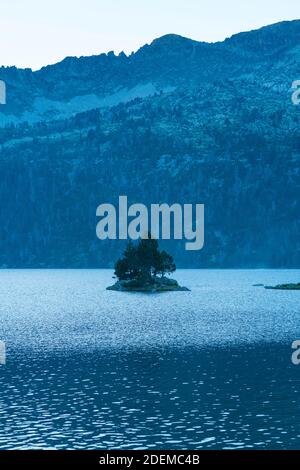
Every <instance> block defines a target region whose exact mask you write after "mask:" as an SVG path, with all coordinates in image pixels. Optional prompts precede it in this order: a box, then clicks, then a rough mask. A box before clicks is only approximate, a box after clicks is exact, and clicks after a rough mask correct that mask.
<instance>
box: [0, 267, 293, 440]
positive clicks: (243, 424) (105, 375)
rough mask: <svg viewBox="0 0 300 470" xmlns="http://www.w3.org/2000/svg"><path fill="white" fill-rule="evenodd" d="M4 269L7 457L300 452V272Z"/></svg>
mask: <svg viewBox="0 0 300 470" xmlns="http://www.w3.org/2000/svg"><path fill="white" fill-rule="evenodd" d="M174 277H175V278H176V279H177V280H178V281H179V282H180V284H182V285H185V286H187V287H189V288H190V289H191V292H170V293H163V294H143V293H120V292H114V291H106V290H105V288H106V287H107V286H108V285H111V284H112V283H113V281H112V271H110V270H0V340H3V341H5V343H6V356H7V357H6V364H5V365H0V386H1V394H0V449H41V448H42V449H251V448H258V449H260V448H261V449H300V419H299V418H300V416H299V413H300V402H299V400H298V395H299V392H300V366H294V365H293V364H292V362H291V355H292V349H291V343H292V342H293V341H294V340H296V339H300V291H274V290H266V289H264V288H263V287H254V286H253V284H259V283H262V284H267V285H273V284H279V283H286V282H299V281H300V270H178V271H177V272H176V275H175V276H174Z"/></svg>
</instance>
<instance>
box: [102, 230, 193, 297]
mask: <svg viewBox="0 0 300 470" xmlns="http://www.w3.org/2000/svg"><path fill="white" fill-rule="evenodd" d="M175 271H176V266H175V263H174V261H173V258H172V256H171V255H169V254H168V253H167V252H166V251H159V249H158V241H157V240H156V239H154V238H152V237H151V234H148V236H147V238H142V239H141V240H140V241H139V242H138V244H137V245H134V244H133V243H132V242H131V241H130V242H129V243H128V245H127V248H126V250H125V252H124V255H123V258H121V259H118V261H117V262H116V264H115V277H116V278H117V282H116V283H115V284H114V285H113V286H110V287H107V290H115V291H120V292H169V291H173V292H174V291H189V289H188V288H187V287H181V286H180V285H179V284H178V282H177V281H176V280H175V279H170V278H169V277H166V275H170V274H171V273H173V272H175Z"/></svg>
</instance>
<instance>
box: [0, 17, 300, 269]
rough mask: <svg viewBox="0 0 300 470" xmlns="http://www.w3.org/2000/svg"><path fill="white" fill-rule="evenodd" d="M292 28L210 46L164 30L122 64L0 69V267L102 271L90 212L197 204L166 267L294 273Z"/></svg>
mask: <svg viewBox="0 0 300 470" xmlns="http://www.w3.org/2000/svg"><path fill="white" fill-rule="evenodd" d="M299 64H300V20H295V21H292V22H282V23H279V24H275V25H271V26H267V27H264V28H261V29H259V30H256V31H250V32H246V33H240V34H237V35H234V36H232V37H231V38H229V39H226V40H225V41H223V42H218V43H212V44H208V43H203V42H197V41H193V40H191V39H187V38H183V37H181V36H177V35H172V34H170V35H166V36H163V37H161V38H158V39H156V40H154V41H153V42H152V43H151V44H150V45H145V46H144V47H142V48H141V49H139V50H138V51H137V52H136V53H135V54H131V55H130V56H126V55H125V54H123V53H121V54H120V55H118V56H116V55H115V54H114V53H113V52H111V53H109V54H101V55H99V56H93V57H81V58H74V57H69V58H66V59H65V60H63V61H62V62H60V63H58V64H55V65H51V66H48V67H44V68H42V69H41V70H39V71H36V72H33V71H31V70H30V69H26V70H21V69H17V68H15V67H8V68H3V67H2V68H1V69H0V79H2V80H4V81H5V82H6V84H7V94H8V95H7V105H6V106H1V107H0V169H1V185H0V196H1V201H2V204H1V209H0V211H1V220H2V224H1V229H0V266H1V265H2V266H6V267H97V266H112V264H113V261H114V260H115V259H116V257H117V255H118V252H120V251H121V250H122V249H123V247H124V242H121V241H120V242H118V241H116V242H111V241H110V242H109V241H107V242H103V241H99V240H97V238H96V235H95V227H96V223H97V220H96V217H95V212H96V207H97V206H98V205H99V204H101V203H103V202H111V203H115V204H117V199H118V196H119V195H128V198H129V203H133V202H141V203H145V204H147V205H149V204H150V203H158V202H167V203H169V204H171V203H174V202H180V203H194V204H196V203H204V204H205V207H206V224H205V230H206V234H205V247H204V249H203V250H202V251H199V252H186V251H185V250H184V242H179V241H176V242H165V244H166V248H167V250H168V251H171V252H172V254H173V255H174V257H175V260H176V262H177V265H178V266H191V267H202V266H204V267H299V265H300V242H299V228H300V217H299V216H300V210H299V209H300V208H299V200H300V198H299V196H300V179H299V173H300V164H299V161H300V158H299V157H300V153H299V152H300V144H299V137H300V132H299V123H300V114H299V113H300V108H299V107H297V106H294V105H293V104H292V101H291V84H292V82H293V81H294V80H296V79H299V78H300V77H299Z"/></svg>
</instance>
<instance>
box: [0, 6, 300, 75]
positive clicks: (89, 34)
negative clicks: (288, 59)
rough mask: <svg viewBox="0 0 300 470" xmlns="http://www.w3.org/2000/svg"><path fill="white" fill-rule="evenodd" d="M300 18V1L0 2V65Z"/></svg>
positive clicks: (35, 64)
mask: <svg viewBox="0 0 300 470" xmlns="http://www.w3.org/2000/svg"><path fill="white" fill-rule="evenodd" d="M297 18H300V0H0V31H1V46H0V65H17V66H18V67H31V68H34V69H38V68H40V67H42V66H43V65H47V64H51V63H55V62H58V61H60V60H62V59H63V58H64V57H66V56H81V55H92V54H99V53H101V52H108V51H111V50H114V51H115V52H116V53H119V52H120V51H122V50H123V51H124V52H126V53H130V52H132V51H136V50H137V49H138V48H139V47H141V46H142V45H144V44H146V43H150V42H151V41H152V40H153V39H155V38H157V37H159V36H162V35H164V34H168V33H175V34H180V35H182V36H186V37H190V38H192V39H196V40H198V41H209V42H212V41H219V40H223V39H225V38H226V37H228V36H231V35H232V34H235V33H238V32H241V31H248V30H250V29H255V28H259V27H261V26H265V25H267V24H271V23H276V22H278V21H283V20H290V19H297Z"/></svg>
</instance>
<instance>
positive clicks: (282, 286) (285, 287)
mask: <svg viewBox="0 0 300 470" xmlns="http://www.w3.org/2000/svg"><path fill="white" fill-rule="evenodd" d="M265 289H274V290H300V282H299V283H298V284H278V286H265Z"/></svg>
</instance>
